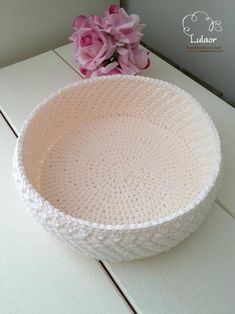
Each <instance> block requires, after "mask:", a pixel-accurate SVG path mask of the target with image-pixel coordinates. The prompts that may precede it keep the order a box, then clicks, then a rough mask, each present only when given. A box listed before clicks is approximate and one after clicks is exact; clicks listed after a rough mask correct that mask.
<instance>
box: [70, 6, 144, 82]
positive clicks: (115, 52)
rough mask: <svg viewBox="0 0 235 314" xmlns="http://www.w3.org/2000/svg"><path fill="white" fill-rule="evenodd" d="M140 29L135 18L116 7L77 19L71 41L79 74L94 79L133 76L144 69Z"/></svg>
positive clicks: (140, 25)
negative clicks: (78, 65) (102, 13)
mask: <svg viewBox="0 0 235 314" xmlns="http://www.w3.org/2000/svg"><path fill="white" fill-rule="evenodd" d="M143 28H144V25H143V24H140V19H139V16H138V15H136V14H131V15H128V14H127V13H126V11H125V10H124V9H123V8H120V7H119V5H116V4H112V5H111V6H109V8H108V10H107V11H105V13H104V15H103V16H97V15H91V16H84V15H79V16H77V17H76V18H75V20H74V22H73V29H74V33H73V34H72V36H71V37H70V40H71V41H73V42H74V45H75V60H76V61H77V62H78V63H79V64H80V66H81V67H80V71H81V73H82V74H83V75H84V76H85V77H96V76H102V75H111V74H136V73H138V72H139V71H140V70H142V69H146V68H147V67H148V66H149V64H150V61H149V57H148V54H149V53H148V51H147V50H146V49H144V48H142V47H140V39H141V37H142V36H143V34H142V33H141V30H142V29H143Z"/></svg>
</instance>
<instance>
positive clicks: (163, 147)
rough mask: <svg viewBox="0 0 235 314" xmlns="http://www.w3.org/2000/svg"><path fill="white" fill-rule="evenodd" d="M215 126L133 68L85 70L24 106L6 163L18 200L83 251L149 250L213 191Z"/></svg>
mask: <svg viewBox="0 0 235 314" xmlns="http://www.w3.org/2000/svg"><path fill="white" fill-rule="evenodd" d="M220 168H221V149H220V141H219V137H218V133H217V130H216V128H215V127H214V124H213V123H212V121H211V119H210V118H209V116H208V115H207V113H206V112H205V111H204V109H203V108H202V107H201V106H200V105H199V103H198V102H197V101H196V100H195V99H194V98H193V97H192V96H191V95H189V94H188V93H186V92H184V91H183V90H181V89H180V88H178V87H176V86H174V85H172V84H169V83H167V82H164V81H160V80H156V79H151V78H147V77H140V76H127V75H126V76H121V75H114V76H107V77H100V78H95V79H87V80H83V81H79V82H77V83H75V84H71V85H69V86H67V87H65V88H62V89H60V90H58V91H57V92H56V93H54V94H53V95H51V96H50V97H48V98H47V99H46V100H45V101H43V102H42V103H41V104H40V105H38V106H37V107H36V109H35V110H34V111H33V112H32V113H31V114H30V116H29V117H28V118H27V120H26V121H25V123H24V126H23V129H22V131H21V134H20V137H19V139H18V141H17V145H16V149H15V154H14V161H13V173H14V177H15V180H16V183H17V187H18V189H19V191H20V194H21V195H22V197H23V199H24V201H25V204H26V205H27V208H28V209H29V210H30V212H31V213H32V214H33V216H34V217H35V218H36V220H37V221H38V222H40V223H41V224H42V225H43V226H44V227H45V228H46V229H47V230H48V231H49V232H50V233H52V234H53V235H54V236H56V237H57V238H59V239H60V240H62V241H63V242H65V243H67V244H69V245H71V246H73V247H75V248H76V249H77V250H78V251H79V252H80V253H81V254H82V255H85V256H90V257H94V258H97V259H104V260H108V261H124V260H132V259H136V258H141V257H146V256H152V255H156V254H158V253H160V252H162V251H166V250H168V249H170V248H171V247H173V246H175V245H176V244H177V243H179V242H180V241H181V240H183V239H184V238H186V237H187V236H188V235H189V234H190V233H191V232H193V231H194V230H196V229H197V228H198V226H199V225H200V223H201V222H202V221H203V219H204V218H205V215H206V214H207V212H208V210H209V208H210V206H211V204H212V202H213V201H214V199H215V197H216V192H217V189H218V183H219V177H220Z"/></svg>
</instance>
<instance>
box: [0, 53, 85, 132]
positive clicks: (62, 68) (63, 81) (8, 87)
mask: <svg viewBox="0 0 235 314" xmlns="http://www.w3.org/2000/svg"><path fill="white" fill-rule="evenodd" d="M79 79H81V78H80V77H79V76H78V75H77V73H76V72H75V71H73V70H72V69H71V68H69V67H68V65H67V64H65V62H63V61H62V60H61V59H60V58H59V57H58V56H56V55H55V53H53V52H46V53H43V54H41V55H39V56H37V57H33V58H30V59H27V60H26V61H22V62H19V63H16V64H14V65H11V66H9V67H5V68H3V69H0V107H1V108H2V110H3V112H4V114H5V115H6V117H7V118H8V119H9V121H10V122H11V124H12V126H13V127H14V129H15V130H16V131H17V132H18V131H19V130H20V128H21V126H22V124H23V122H24V120H25V118H26V117H27V116H28V114H29V113H30V112H31V111H32V110H33V109H34V108H35V107H36V105H37V104H38V103H39V102H41V101H42V100H43V99H44V98H46V97H47V96H49V95H50V94H51V93H52V92H54V91H56V90H57V89H58V88H60V87H63V86H64V85H67V84H69V83H72V82H75V81H77V80H79Z"/></svg>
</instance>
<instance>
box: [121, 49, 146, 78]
mask: <svg viewBox="0 0 235 314" xmlns="http://www.w3.org/2000/svg"><path fill="white" fill-rule="evenodd" d="M117 52H118V54H119V56H118V62H119V64H120V69H121V73H123V74H136V73H138V72H139V71H140V70H142V69H147V68H148V67H149V64H150V61H149V52H148V50H146V49H145V48H141V47H139V46H138V45H137V46H136V47H132V46H131V45H127V47H125V48H122V47H121V48H118V50H117Z"/></svg>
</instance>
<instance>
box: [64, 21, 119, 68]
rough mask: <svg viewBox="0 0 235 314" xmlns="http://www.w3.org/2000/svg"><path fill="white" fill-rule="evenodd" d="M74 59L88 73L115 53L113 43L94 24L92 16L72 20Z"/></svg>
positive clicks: (111, 39)
mask: <svg viewBox="0 0 235 314" xmlns="http://www.w3.org/2000/svg"><path fill="white" fill-rule="evenodd" d="M73 27H74V30H75V32H74V33H73V34H72V36H71V37H70V39H71V40H72V41H74V42H75V59H76V61H78V62H79V63H80V65H81V66H82V67H84V68H86V69H87V70H89V71H93V70H95V69H96V68H97V67H98V66H99V65H100V64H101V63H102V62H103V61H104V60H108V59H109V58H111V57H112V55H113V54H114V52H115V48H116V45H115V41H114V39H113V38H112V37H111V36H109V35H108V34H107V33H105V32H102V31H101V30H100V28H99V27H98V26H96V25H95V24H94V20H93V16H89V17H85V16H79V17H77V18H76V19H75V20H74V23H73Z"/></svg>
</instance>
